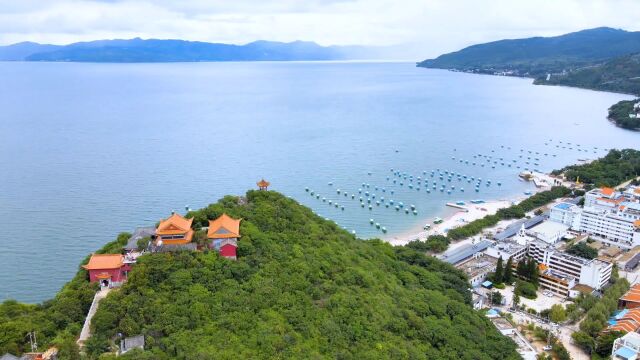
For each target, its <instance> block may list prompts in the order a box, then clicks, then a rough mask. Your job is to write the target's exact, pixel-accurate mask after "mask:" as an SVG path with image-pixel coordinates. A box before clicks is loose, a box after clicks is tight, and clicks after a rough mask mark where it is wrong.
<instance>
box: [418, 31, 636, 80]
mask: <svg viewBox="0 0 640 360" xmlns="http://www.w3.org/2000/svg"><path fill="white" fill-rule="evenodd" d="M638 52H640V32H629V31H624V30H620V29H612V28H607V27H600V28H595V29H589V30H583V31H578V32H574V33H570V34H565V35H561V36H554V37H533V38H526V39H515V40H500V41H494V42H490V43H486V44H479V45H473V46H469V47H466V48H464V49H462V50H460V51H456V52H452V53H449V54H444V55H440V56H438V57H437V58H435V59H429V60H424V61H422V62H420V63H418V66H421V67H427V68H440V69H455V70H461V71H475V72H482V73H495V72H506V73H514V74H515V75H520V76H531V77H537V76H541V75H545V74H546V73H557V72H562V71H568V70H571V69H575V68H577V67H581V66H587V65H594V64H597V63H601V62H603V61H606V60H610V59H612V58H614V57H619V56H624V55H629V54H632V53H638Z"/></svg>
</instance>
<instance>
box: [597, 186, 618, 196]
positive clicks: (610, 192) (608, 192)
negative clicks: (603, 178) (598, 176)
mask: <svg viewBox="0 0 640 360" xmlns="http://www.w3.org/2000/svg"><path fill="white" fill-rule="evenodd" d="M600 192H601V193H603V194H604V195H607V196H611V195H613V193H614V192H615V190H613V189H612V188H610V187H602V188H600Z"/></svg>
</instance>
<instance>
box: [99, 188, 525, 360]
mask: <svg viewBox="0 0 640 360" xmlns="http://www.w3.org/2000/svg"><path fill="white" fill-rule="evenodd" d="M222 212H226V213H227V214H229V215H231V216H233V217H236V218H238V217H241V218H243V219H244V220H243V221H242V225H241V232H242V238H241V240H240V241H239V249H238V260H237V261H231V260H227V259H223V258H220V257H219V256H218V254H217V253H216V252H208V253H207V252H204V253H203V252H199V253H192V252H183V253H176V254H155V255H146V256H143V257H142V258H140V261H139V263H138V264H137V266H136V267H135V268H134V270H133V271H132V273H131V274H130V278H129V282H128V283H126V284H125V285H124V287H123V288H122V289H120V290H119V291H116V292H113V293H112V294H110V295H109V297H108V298H107V299H105V300H103V302H102V303H101V305H100V308H99V310H98V313H97V314H96V316H95V318H94V321H93V327H94V329H95V335H94V337H93V338H92V339H91V340H90V341H89V342H88V343H87V350H88V351H89V354H91V355H92V356H97V355H98V354H100V353H102V352H105V351H109V350H111V349H112V346H113V340H114V339H115V337H116V335H117V334H118V333H122V334H123V335H124V336H131V335H137V334H144V335H145V336H146V338H147V350H146V351H145V352H144V354H141V353H133V354H131V355H129V354H127V355H126V356H124V357H122V358H129V359H131V358H135V359H169V358H172V359H174V358H176V359H237V358H251V359H274V358H275V359H277V358H280V359H301V358H306V359H311V358H312V359H390V358H395V359H516V358H519V356H518V355H517V353H516V352H515V350H514V348H515V346H514V344H513V343H512V342H511V340H509V339H508V338H505V337H502V336H501V335H500V334H499V333H498V332H497V331H496V329H495V328H494V327H493V326H492V324H491V323H490V322H489V321H488V320H487V319H486V318H484V316H482V315H481V314H479V313H477V312H475V311H474V310H472V308H471V307H470V305H469V301H470V298H469V292H468V290H467V287H468V284H467V281H466V279H465V277H464V275H463V274H462V273H460V272H459V271H457V270H456V269H455V268H453V267H451V266H449V265H448V264H445V263H442V262H440V261H438V260H436V259H435V258H432V257H427V256H425V255H422V254H420V253H418V252H416V251H414V250H411V249H408V248H403V247H396V248H394V247H392V246H391V245H389V244H387V243H384V242H382V241H379V240H371V241H363V240H357V239H355V238H354V237H353V236H352V235H350V234H349V233H348V232H346V231H344V230H341V229H340V228H338V227H337V226H336V225H335V224H334V223H332V222H330V221H326V220H323V219H321V218H320V217H318V216H316V215H314V214H313V213H312V212H311V210H310V209H308V208H305V207H303V206H301V205H299V204H297V203H296V202H295V201H293V200H291V199H288V198H286V197H284V196H282V195H280V194H278V193H275V192H263V191H250V192H248V193H247V198H246V200H245V201H240V202H239V201H238V198H236V197H226V198H224V199H223V200H221V201H220V202H219V203H217V204H214V205H211V206H209V207H207V208H205V209H203V210H201V211H196V212H192V213H190V215H189V216H193V217H194V226H196V227H197V226H199V225H203V224H205V223H206V220H207V219H212V218H215V217H216V216H218V215H220V214H221V213H222ZM103 358H104V355H103Z"/></svg>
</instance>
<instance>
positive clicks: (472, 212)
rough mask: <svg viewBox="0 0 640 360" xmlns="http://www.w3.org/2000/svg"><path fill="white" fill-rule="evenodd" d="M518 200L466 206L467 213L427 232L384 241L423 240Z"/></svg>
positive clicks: (402, 243) (454, 215)
mask: <svg viewBox="0 0 640 360" xmlns="http://www.w3.org/2000/svg"><path fill="white" fill-rule="evenodd" d="M520 200H522V199H514V200H494V201H487V202H485V203H482V204H467V205H466V206H465V208H467V210H468V211H463V210H460V211H457V212H455V213H454V214H453V215H451V216H449V217H447V218H445V219H444V221H443V222H442V223H440V224H432V225H431V229H429V230H423V229H412V230H411V231H408V232H407V233H406V234H400V235H395V236H390V237H388V238H385V240H386V241H388V242H389V243H391V244H393V245H405V244H406V243H408V242H409V241H412V240H415V239H420V240H425V239H426V238H427V237H428V236H429V235H437V234H444V233H445V230H448V229H453V228H455V227H458V226H461V225H464V224H466V223H468V222H471V221H474V220H477V219H480V218H483V217H485V216H487V215H492V214H495V213H496V212H497V211H498V209H501V208H505V207H509V206H511V204H512V202H513V201H516V202H517V201H520ZM426 223H432V222H431V221H426V220H425V224H426Z"/></svg>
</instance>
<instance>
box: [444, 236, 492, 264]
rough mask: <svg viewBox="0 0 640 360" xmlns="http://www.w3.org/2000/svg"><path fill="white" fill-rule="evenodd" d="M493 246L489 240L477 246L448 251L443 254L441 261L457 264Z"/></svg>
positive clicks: (470, 245) (466, 246)
mask: <svg viewBox="0 0 640 360" xmlns="http://www.w3.org/2000/svg"><path fill="white" fill-rule="evenodd" d="M491 244H492V242H491V241H489V240H482V241H480V242H479V243H477V244H469V245H465V246H462V247H459V248H457V249H454V250H450V251H447V252H446V253H444V254H442V255H441V257H440V260H442V261H446V262H448V263H449V264H454V265H455V264H457V263H459V262H460V261H462V260H465V259H467V258H469V257H471V256H473V255H474V254H476V253H478V252H480V251H483V250H485V249H486V248H488V247H489V246H490V245H491Z"/></svg>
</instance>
